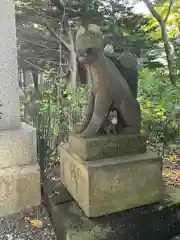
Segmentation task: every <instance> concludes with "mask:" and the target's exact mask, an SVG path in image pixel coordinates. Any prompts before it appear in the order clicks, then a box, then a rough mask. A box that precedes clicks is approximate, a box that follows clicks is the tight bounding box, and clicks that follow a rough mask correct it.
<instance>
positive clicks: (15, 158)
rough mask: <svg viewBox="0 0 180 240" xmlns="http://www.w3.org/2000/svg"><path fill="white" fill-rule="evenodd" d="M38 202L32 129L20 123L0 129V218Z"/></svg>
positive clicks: (38, 179) (36, 167) (38, 186)
mask: <svg viewBox="0 0 180 240" xmlns="http://www.w3.org/2000/svg"><path fill="white" fill-rule="evenodd" d="M40 203H41V189H40V171H39V167H38V166H37V149H36V131H35V129H34V128H32V127H31V126H29V125H27V124H25V123H23V124H22V127H21V128H20V129H15V130H9V131H0V217H3V216H5V215H9V214H13V213H17V212H21V211H23V210H26V209H28V208H31V207H34V206H38V205H39V204H40Z"/></svg>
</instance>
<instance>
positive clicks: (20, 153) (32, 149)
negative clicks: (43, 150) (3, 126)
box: [0, 123, 37, 168]
mask: <svg viewBox="0 0 180 240" xmlns="http://www.w3.org/2000/svg"><path fill="white" fill-rule="evenodd" d="M36 162H37V148H36V129H35V128H33V127H31V126H29V125H28V124H25V123H22V127H21V128H19V129H15V130H9V131H0V168H6V167H14V166H19V165H23V164H29V163H36Z"/></svg>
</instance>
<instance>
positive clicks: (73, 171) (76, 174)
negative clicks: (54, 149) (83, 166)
mask: <svg viewBox="0 0 180 240" xmlns="http://www.w3.org/2000/svg"><path fill="white" fill-rule="evenodd" d="M69 170H70V176H71V180H72V182H74V184H75V187H76V190H78V179H79V178H80V176H81V171H80V169H79V168H77V166H76V165H75V164H74V163H73V162H71V163H70V166H69Z"/></svg>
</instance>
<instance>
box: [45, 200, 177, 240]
mask: <svg viewBox="0 0 180 240" xmlns="http://www.w3.org/2000/svg"><path fill="white" fill-rule="evenodd" d="M167 201H171V198H170V197H168V199H167ZM48 209H49V208H48ZM49 212H50V214H51V217H52V221H53V226H54V228H55V232H56V235H57V237H58V239H59V240H169V239H170V238H171V237H174V236H176V235H178V234H179V226H180V203H179V202H177V203H171V205H166V204H165V205H164V203H162V204H153V205H147V206H143V207H139V208H133V209H131V210H126V211H122V212H118V213H114V214H111V215H107V216H102V217H98V218H88V217H86V216H85V214H84V213H83V211H82V210H81V209H80V207H79V206H78V205H77V204H76V203H75V202H74V201H71V202H68V203H64V204H59V205H57V206H53V207H52V208H51V209H49Z"/></svg>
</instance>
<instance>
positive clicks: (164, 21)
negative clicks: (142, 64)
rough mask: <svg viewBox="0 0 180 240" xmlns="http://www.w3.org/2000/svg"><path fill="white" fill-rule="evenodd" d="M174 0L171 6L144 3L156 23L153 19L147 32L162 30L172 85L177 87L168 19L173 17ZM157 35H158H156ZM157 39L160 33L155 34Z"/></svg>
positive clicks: (146, 0)
mask: <svg viewBox="0 0 180 240" xmlns="http://www.w3.org/2000/svg"><path fill="white" fill-rule="evenodd" d="M173 1H174V0H170V1H169V4H167V3H165V4H164V3H163V4H162V3H160V4H158V5H155V6H154V5H153V3H152V2H151V1H150V0H143V2H144V3H145V4H146V6H147V7H148V9H149V11H150V12H151V14H152V16H153V17H154V19H155V21H154V20H153V19H151V20H150V21H149V23H151V25H149V26H147V28H146V30H150V29H151V30H152V29H153V30H156V29H157V28H158V26H159V27H160V30H161V38H162V41H163V44H164V50H165V53H166V59H167V63H168V70H169V78H170V81H171V83H172V85H176V67H175V59H174V56H173V54H172V50H171V46H170V42H169V37H168V31H167V26H168V19H169V17H170V15H172V12H171V11H172V7H173V3H174V2H173ZM155 34H156V35H155ZM155 34H154V35H155V37H156V38H157V37H158V38H159V32H155Z"/></svg>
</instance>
